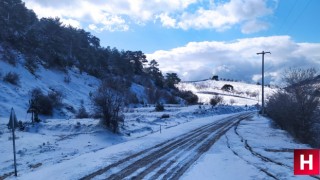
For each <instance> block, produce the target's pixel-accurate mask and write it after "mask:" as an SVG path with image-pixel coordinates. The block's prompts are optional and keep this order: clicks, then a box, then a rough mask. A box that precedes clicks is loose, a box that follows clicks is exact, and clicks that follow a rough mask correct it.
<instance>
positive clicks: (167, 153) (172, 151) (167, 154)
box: [81, 113, 252, 180]
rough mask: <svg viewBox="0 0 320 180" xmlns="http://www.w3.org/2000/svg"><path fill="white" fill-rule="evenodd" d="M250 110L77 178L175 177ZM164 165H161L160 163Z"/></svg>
mask: <svg viewBox="0 0 320 180" xmlns="http://www.w3.org/2000/svg"><path fill="white" fill-rule="evenodd" d="M251 114H252V113H244V114H241V115H233V116H230V117H227V118H223V119H221V120H219V121H216V122H213V123H210V124H208V125H205V126H202V127H199V128H196V129H194V130H192V131H190V132H188V133H185V134H182V135H180V136H178V137H176V138H173V139H171V140H168V141H165V142H163V143H160V144H158V145H155V146H153V147H151V148H148V149H145V150H143V151H140V152H138V153H136V154H133V155H130V156H128V157H126V158H124V159H122V160H119V161H118V162H115V163H113V164H110V165H108V166H106V167H104V168H101V169H99V170H98V171H96V172H93V173H91V174H89V175H87V176H85V177H83V178H81V179H83V180H85V179H92V178H95V177H97V178H99V179H100V178H103V179H129V178H130V177H131V178H133V179H142V178H144V177H149V176H152V179H157V178H161V179H168V178H170V179H178V178H179V177H180V176H181V175H182V174H183V173H184V172H185V171H186V170H187V169H188V168H189V167H190V166H191V165H192V164H193V163H194V162H195V161H196V160H197V159H198V158H199V157H200V156H201V155H202V154H203V153H205V152H206V151H207V150H208V149H209V148H210V147H211V146H212V145H213V144H214V143H215V142H216V141H217V140H218V139H219V138H220V137H221V136H222V135H223V134H225V132H226V131H228V130H229V129H230V128H231V127H233V126H234V125H235V124H236V123H237V122H239V121H240V120H242V119H245V118H247V117H248V116H250V115H251ZM163 165H165V166H163Z"/></svg>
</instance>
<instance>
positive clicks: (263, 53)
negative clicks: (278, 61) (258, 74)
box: [257, 51, 271, 114]
mask: <svg viewBox="0 0 320 180" xmlns="http://www.w3.org/2000/svg"><path fill="white" fill-rule="evenodd" d="M260 54H262V83H261V86H262V100H261V103H262V109H261V114H264V55H265V54H271V53H270V52H264V51H262V52H260V53H257V55H260Z"/></svg>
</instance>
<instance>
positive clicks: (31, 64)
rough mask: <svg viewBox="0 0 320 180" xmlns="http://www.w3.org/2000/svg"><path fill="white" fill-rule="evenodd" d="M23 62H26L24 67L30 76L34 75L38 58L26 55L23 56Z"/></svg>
mask: <svg viewBox="0 0 320 180" xmlns="http://www.w3.org/2000/svg"><path fill="white" fill-rule="evenodd" d="M25 60H26V61H25V63H24V66H25V67H26V69H27V70H28V71H29V72H30V73H31V74H33V75H35V73H36V70H37V69H38V64H37V62H39V61H40V60H39V58H38V57H35V56H31V55H27V56H25Z"/></svg>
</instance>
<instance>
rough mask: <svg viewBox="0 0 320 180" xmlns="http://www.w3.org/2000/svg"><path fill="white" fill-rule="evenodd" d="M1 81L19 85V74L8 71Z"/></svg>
mask: <svg viewBox="0 0 320 180" xmlns="http://www.w3.org/2000/svg"><path fill="white" fill-rule="evenodd" d="M3 81H5V82H7V83H10V84H13V85H19V83H20V76H19V74H17V73H15V72H8V73H7V74H6V75H5V76H4V77H3Z"/></svg>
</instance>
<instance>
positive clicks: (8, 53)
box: [2, 47, 17, 66]
mask: <svg viewBox="0 0 320 180" xmlns="http://www.w3.org/2000/svg"><path fill="white" fill-rule="evenodd" d="M2 59H3V60H4V61H6V62H7V63H9V64H11V65H13V66H15V65H16V64H17V60H16V54H15V53H14V52H13V51H12V50H11V49H10V48H9V47H5V48H4V51H3V58H2Z"/></svg>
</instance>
